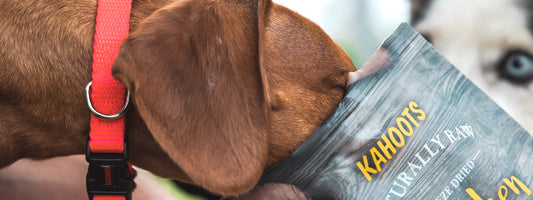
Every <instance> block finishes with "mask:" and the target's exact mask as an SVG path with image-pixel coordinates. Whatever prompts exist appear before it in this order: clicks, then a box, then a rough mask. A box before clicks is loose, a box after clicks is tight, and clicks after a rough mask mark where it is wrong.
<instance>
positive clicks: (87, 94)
mask: <svg viewBox="0 0 533 200" xmlns="http://www.w3.org/2000/svg"><path fill="white" fill-rule="evenodd" d="M92 84H93V82H92V81H91V82H89V83H88V84H87V86H85V96H86V97H87V105H88V106H89V110H91V112H92V113H93V114H94V115H96V116H97V117H100V118H104V119H116V118H119V117H121V116H122V115H124V113H126V110H127V108H128V105H129V104H130V91H127V92H128V93H127V94H126V102H124V107H123V108H122V109H121V110H120V111H118V112H117V113H115V114H111V115H106V114H102V113H100V112H98V111H97V110H96V109H94V107H93V103H92V102H91V96H90V94H89V93H90V92H89V90H90V89H91V85H92Z"/></svg>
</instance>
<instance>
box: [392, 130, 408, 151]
mask: <svg viewBox="0 0 533 200" xmlns="http://www.w3.org/2000/svg"><path fill="white" fill-rule="evenodd" d="M393 133H395V134H394V135H397V136H398V139H399V140H400V141H398V140H396V137H394V135H393ZM389 138H390V139H391V140H392V143H394V146H396V147H403V145H405V139H404V138H403V134H402V133H401V132H400V130H398V129H397V128H396V127H390V128H389Z"/></svg>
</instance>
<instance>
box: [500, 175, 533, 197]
mask: <svg viewBox="0 0 533 200" xmlns="http://www.w3.org/2000/svg"><path fill="white" fill-rule="evenodd" d="M503 182H505V184H507V186H509V188H511V190H513V192H514V193H515V194H520V190H518V188H517V187H516V185H515V182H516V184H518V186H519V187H520V188H521V189H522V190H523V191H524V192H525V193H526V194H527V195H528V196H529V195H531V190H530V189H529V188H527V186H526V185H525V184H524V183H522V181H520V180H518V179H517V178H516V177H515V176H511V181H509V179H506V178H505V179H503ZM502 187H503V186H502Z"/></svg>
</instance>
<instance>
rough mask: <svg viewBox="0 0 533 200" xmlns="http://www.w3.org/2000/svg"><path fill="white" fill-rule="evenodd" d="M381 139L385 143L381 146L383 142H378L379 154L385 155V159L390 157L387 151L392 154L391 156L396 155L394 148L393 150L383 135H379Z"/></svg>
mask: <svg viewBox="0 0 533 200" xmlns="http://www.w3.org/2000/svg"><path fill="white" fill-rule="evenodd" d="M381 139H382V140H383V141H384V142H385V145H383V142H381V141H378V147H379V149H381V152H383V154H385V157H387V159H391V158H392V156H391V154H390V153H389V151H390V152H392V154H396V148H394V146H393V145H392V143H391V142H390V140H389V138H387V136H386V135H385V134H381Z"/></svg>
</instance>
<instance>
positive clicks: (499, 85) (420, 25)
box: [411, 0, 533, 133]
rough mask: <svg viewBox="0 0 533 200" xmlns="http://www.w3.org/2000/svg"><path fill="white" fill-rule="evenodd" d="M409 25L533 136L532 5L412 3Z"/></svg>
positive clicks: (453, 0) (515, 1) (502, 0)
mask: <svg viewBox="0 0 533 200" xmlns="http://www.w3.org/2000/svg"><path fill="white" fill-rule="evenodd" d="M411 3H412V7H411V8H412V9H411V18H412V19H411V21H412V24H413V25H414V26H415V28H416V29H417V30H418V31H419V32H420V33H422V34H423V35H424V36H425V37H426V38H427V39H428V40H429V41H430V42H432V43H433V44H434V45H435V47H436V48H437V49H438V50H439V51H440V52H441V53H442V54H443V55H444V56H445V57H446V58H447V59H449V60H450V61H451V62H452V63H453V64H454V65H455V66H456V67H458V68H459V69H460V70H461V71H462V72H463V73H464V74H465V75H466V76H467V77H468V78H470V79H471V80H472V81H473V82H474V83H475V84H476V85H478V86H479V87H480V88H481V89H482V90H483V91H484V92H485V93H487V94H488V95H489V96H490V97H491V98H492V99H494V100H495V101H496V102H497V103H498V104H499V105H500V106H502V108H504V109H505V110H506V111H507V112H508V113H509V114H510V115H511V116H513V117H514V119H515V120H517V121H518V122H519V123H520V124H521V125H522V126H523V127H524V128H526V129H527V130H528V131H529V132H530V133H533V101H531V99H533V82H532V81H533V66H532V63H533V57H532V55H533V34H532V33H533V32H532V31H533V18H532V17H533V12H532V9H533V3H532V2H531V1H526V0H491V1H482V0H473V1H460V0H411Z"/></svg>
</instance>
